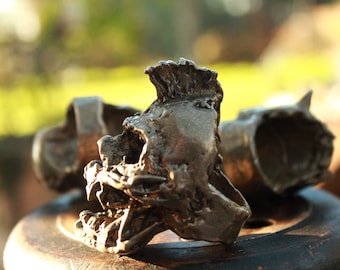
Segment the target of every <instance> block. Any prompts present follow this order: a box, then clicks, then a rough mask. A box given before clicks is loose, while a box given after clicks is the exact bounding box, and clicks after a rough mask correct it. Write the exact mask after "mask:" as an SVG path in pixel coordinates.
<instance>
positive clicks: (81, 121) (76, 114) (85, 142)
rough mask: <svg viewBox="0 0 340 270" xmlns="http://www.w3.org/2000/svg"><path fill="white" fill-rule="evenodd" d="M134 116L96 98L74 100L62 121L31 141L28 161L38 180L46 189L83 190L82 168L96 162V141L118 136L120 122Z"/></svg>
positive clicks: (126, 109) (44, 130) (129, 109)
mask: <svg viewBox="0 0 340 270" xmlns="http://www.w3.org/2000/svg"><path fill="white" fill-rule="evenodd" d="M136 112H138V111H137V110H135V109H132V108H129V107H120V106H114V105H109V104H105V103H103V101H102V99H101V98H100V97H96V96H94V97H79V98H74V99H73V101H72V103H71V104H70V106H69V107H68V109H67V115H66V121H65V122H64V123H61V124H59V125H56V126H53V127H51V128H44V129H42V130H40V131H39V132H38V133H37V134H36V136H35V137H34V142H33V148H32V149H33V150H32V157H33V163H34V169H35V171H36V174H37V176H38V178H39V179H40V180H41V181H42V182H44V183H46V184H47V186H48V187H49V188H50V189H53V190H57V191H66V190H69V189H71V188H74V187H81V188H84V186H85V181H84V179H83V168H84V167H85V165H86V164H87V163H88V162H90V161H91V160H92V159H98V151H97V147H96V141H97V140H98V139H99V138H101V137H102V136H103V135H105V134H111V135H117V134H119V133H121V131H122V127H121V124H122V122H123V120H124V119H125V118H126V117H127V116H130V115H133V114H135V113H136Z"/></svg>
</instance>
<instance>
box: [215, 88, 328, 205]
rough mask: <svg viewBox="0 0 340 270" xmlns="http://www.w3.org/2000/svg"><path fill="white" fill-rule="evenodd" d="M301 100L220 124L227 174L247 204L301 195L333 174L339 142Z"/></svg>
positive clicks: (306, 100)
mask: <svg viewBox="0 0 340 270" xmlns="http://www.w3.org/2000/svg"><path fill="white" fill-rule="evenodd" d="M311 96H312V92H308V93H307V94H306V95H305V96H304V97H303V98H302V99H301V101H300V102H298V103H297V104H293V105H290V106H282V107H275V108H270V109H266V108H260V107H258V108H254V109H250V110H246V111H242V112H241V113H240V114H239V116H238V118H237V119H236V120H234V121H230V122H223V123H221V125H220V135H221V140H222V151H221V152H222V155H223V168H224V172H225V173H226V175H227V176H228V178H229V179H230V181H231V182H232V183H233V184H234V186H235V187H237V188H238V189H239V190H240V191H241V193H242V194H243V195H244V196H245V197H246V199H247V200H251V201H259V200H261V198H265V197H266V196H270V195H272V194H283V193H289V192H292V191H296V190H297V189H299V188H302V187H305V186H307V185H312V184H316V183H319V182H320V181H323V180H325V179H327V177H328V176H329V171H328V167H329V164H330V162H331V158H332V151H333V138H334V136H333V135H332V133H331V132H330V131H329V130H328V129H327V127H326V126H325V125H324V124H323V123H322V122H320V121H319V120H318V119H317V118H315V117H314V116H313V115H312V113H311V112H310V110H309V106H310V102H311Z"/></svg>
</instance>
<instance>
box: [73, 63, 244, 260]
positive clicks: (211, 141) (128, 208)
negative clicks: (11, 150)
mask: <svg viewBox="0 0 340 270" xmlns="http://www.w3.org/2000/svg"><path fill="white" fill-rule="evenodd" d="M146 73H147V74H148V75H149V77H150V80H151V82H152V83H153V84H154V85H155V87H156V90H157V100H155V101H154V102H153V103H152V104H151V105H150V107H149V108H148V109H147V110H146V111H145V112H143V113H142V114H140V115H135V116H131V117H128V118H126V119H125V121H124V123H123V133H122V134H120V135H117V136H115V137H113V136H104V137H103V138H101V139H100V140H99V141H98V148H99V153H100V158H101V160H94V161H92V162H90V163H89V164H88V165H87V166H86V168H85V174H84V175H85V178H86V180H87V186H86V193H87V196H88V199H89V200H95V199H97V200H98V201H99V202H100V204H101V205H102V208H103V211H102V212H96V213H93V212H91V211H86V210H85V211H83V212H81V214H80V219H79V220H78V222H77V223H76V225H75V232H76V235H77V236H78V237H79V239H81V240H82V241H84V242H85V243H86V244H88V245H89V246H92V247H95V248H97V249H98V250H100V251H106V252H112V253H118V254H130V253H133V252H136V251H137V250H139V249H140V248H141V247H143V246H144V245H146V244H147V243H148V242H149V241H150V240H151V239H152V238H153V236H154V235H156V234H157V233H159V232H162V231H164V230H168V229H170V230H172V231H173V232H175V233H176V234H177V235H179V236H180V237H182V238H185V239H193V240H206V241H211V242H221V243H224V244H232V243H234V241H235V239H236V237H237V235H238V233H239V231H240V229H241V227H242V226H243V224H244V223H245V221H246V220H247V219H248V218H249V216H250V214H251V211H250V208H249V206H248V204H247V202H246V201H245V200H244V198H243V197H242V195H241V194H240V193H239V192H238V191H237V190H236V189H235V188H234V187H233V186H232V185H231V184H230V182H229V180H228V179H227V178H226V176H225V175H224V174H223V173H222V171H221V166H222V160H221V156H220V154H219V148H220V139H219V137H218V124H219V116H220V103H221V101H222V97H223V91H222V89H221V87H220V85H219V83H218V81H217V80H216V78H217V73H216V72H214V71H211V70H208V69H203V68H197V67H196V66H195V64H194V63H193V62H191V61H189V60H186V59H180V61H179V62H178V63H175V62H172V61H166V62H160V63H159V64H158V65H157V66H155V67H150V68H148V69H147V70H146Z"/></svg>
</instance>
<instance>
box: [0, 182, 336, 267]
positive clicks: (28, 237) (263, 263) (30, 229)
mask: <svg viewBox="0 0 340 270" xmlns="http://www.w3.org/2000/svg"><path fill="white" fill-rule="evenodd" d="M271 206H274V207H270V205H269V206H268V204H266V205H262V206H259V208H261V211H258V210H257V209H253V211H254V210H255V211H254V212H255V213H254V217H253V218H252V219H251V220H250V221H249V222H248V223H247V224H246V226H245V228H244V229H243V230H242V231H241V233H240V236H239V238H238V240H237V243H236V244H235V245H233V246H230V247H226V246H224V245H220V244H216V243H208V242H203V241H199V242H194V241H184V240H182V239H179V238H178V237H177V236H176V235H174V234H173V233H171V232H165V233H163V234H160V235H158V236H156V237H155V238H154V239H153V240H152V242H150V243H149V244H148V245H147V246H146V247H145V248H143V249H142V250H141V251H140V252H138V253H136V254H134V255H131V256H118V255H114V254H107V253H101V252H99V251H97V250H95V249H92V248H90V247H87V246H85V245H84V244H82V243H81V242H79V241H77V240H76V239H75V238H74V235H73V230H72V226H73V224H74V222H75V220H76V219H77V215H78V213H79V212H80V211H81V210H83V209H88V208H93V207H96V206H93V205H90V204H89V203H88V202H85V200H84V195H83V194H82V193H80V192H73V193H70V194H67V195H65V196H62V197H61V198H59V199H58V200H56V201H54V202H52V203H49V204H47V205H45V206H43V207H41V208H39V209H37V210H36V211H34V212H33V213H31V214H30V215H28V216H26V217H24V218H23V219H22V220H21V221H20V222H19V223H18V224H17V226H16V227H15V228H14V229H13V231H12V233H11V235H10V237H9V239H8V242H7V244H6V247H5V252H4V266H5V269H7V270H11V269H22V268H27V267H29V268H32V269H164V268H179V269H207V268H208V269H209V268H212V269H233V270H235V269H236V270H237V269H340V201H339V200H338V199H337V198H335V197H333V196H332V195H330V194H328V193H326V192H325V191H322V190H317V189H312V188H308V189H305V190H304V191H302V192H301V193H300V194H299V196H298V197H294V198H287V199H285V200H284V201H281V202H273V204H272V205H271Z"/></svg>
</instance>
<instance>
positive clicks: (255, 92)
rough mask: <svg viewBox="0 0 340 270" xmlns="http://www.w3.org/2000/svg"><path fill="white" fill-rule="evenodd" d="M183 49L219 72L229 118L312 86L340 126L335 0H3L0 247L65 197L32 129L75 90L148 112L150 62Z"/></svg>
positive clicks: (319, 106)
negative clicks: (39, 174)
mask: <svg viewBox="0 0 340 270" xmlns="http://www.w3.org/2000/svg"><path fill="white" fill-rule="evenodd" d="M179 57H185V58H188V59H191V60H193V61H194V62H196V64H197V65H198V66H206V67H208V68H210V69H214V70H216V71H217V72H218V74H219V75H218V80H219V81H220V83H221V85H222V88H223V90H224V100H223V103H222V106H221V117H222V120H228V119H234V118H235V117H236V115H237V113H238V111H239V110H240V109H242V108H248V107H252V106H260V105H271V106H273V105H278V104H283V103H292V102H296V101H297V100H298V99H299V98H301V97H302V96H303V95H304V94H305V93H306V92H307V91H308V90H309V89H313V90H314V97H313V100H312V111H313V112H314V113H315V114H316V115H317V116H318V117H319V118H320V119H322V120H324V121H326V122H327V123H329V124H330V125H331V127H333V126H335V128H336V125H335V123H340V122H339V121H340V98H339V94H337V93H338V92H339V90H338V85H339V75H340V74H339V66H340V5H339V3H338V1H331V0H323V1H322V0H237V1H236V0H172V1H170V0H163V1H156V0H145V1H138V0H101V1H94V0H60V1H46V0H0V252H1V250H2V247H3V245H4V243H5V241H6V238H7V235H8V233H9V231H10V229H11V228H12V226H14V224H15V223H16V222H17V220H18V219H19V218H20V217H22V216H23V215H24V214H26V213H27V212H29V211H31V210H32V209H33V208H35V207H37V206H39V205H41V204H42V203H44V202H46V201H48V200H51V199H52V198H55V197H56V196H58V194H55V193H53V192H51V191H48V190H47V189H46V188H44V187H43V186H42V185H40V183H38V182H37V181H36V179H35V176H34V173H33V171H32V164H31V159H30V155H31V142H32V137H33V136H34V134H35V133H36V132H37V131H38V130H39V129H40V128H42V127H45V126H51V125H54V124H56V123H58V122H60V121H63V120H64V118H65V112H66V107H67V106H68V104H70V102H71V101H72V98H74V97H80V96H92V95H96V96H101V97H102V98H103V100H104V102H106V103H111V104H115V105H129V106H132V107H135V108H138V109H141V110H143V109H145V108H146V107H147V106H148V105H149V104H150V103H151V102H152V101H153V100H154V99H155V98H156V92H155V89H154V87H153V85H152V84H151V82H150V81H149V79H148V77H147V76H146V75H145V74H144V69H145V68H146V67H148V66H150V65H156V64H157V62H158V61H159V60H168V59H171V60H174V61H177V60H178V59H179ZM335 163H336V162H335ZM334 166H335V165H334ZM37 194H38V195H39V196H37ZM0 263H1V260H0Z"/></svg>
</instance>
